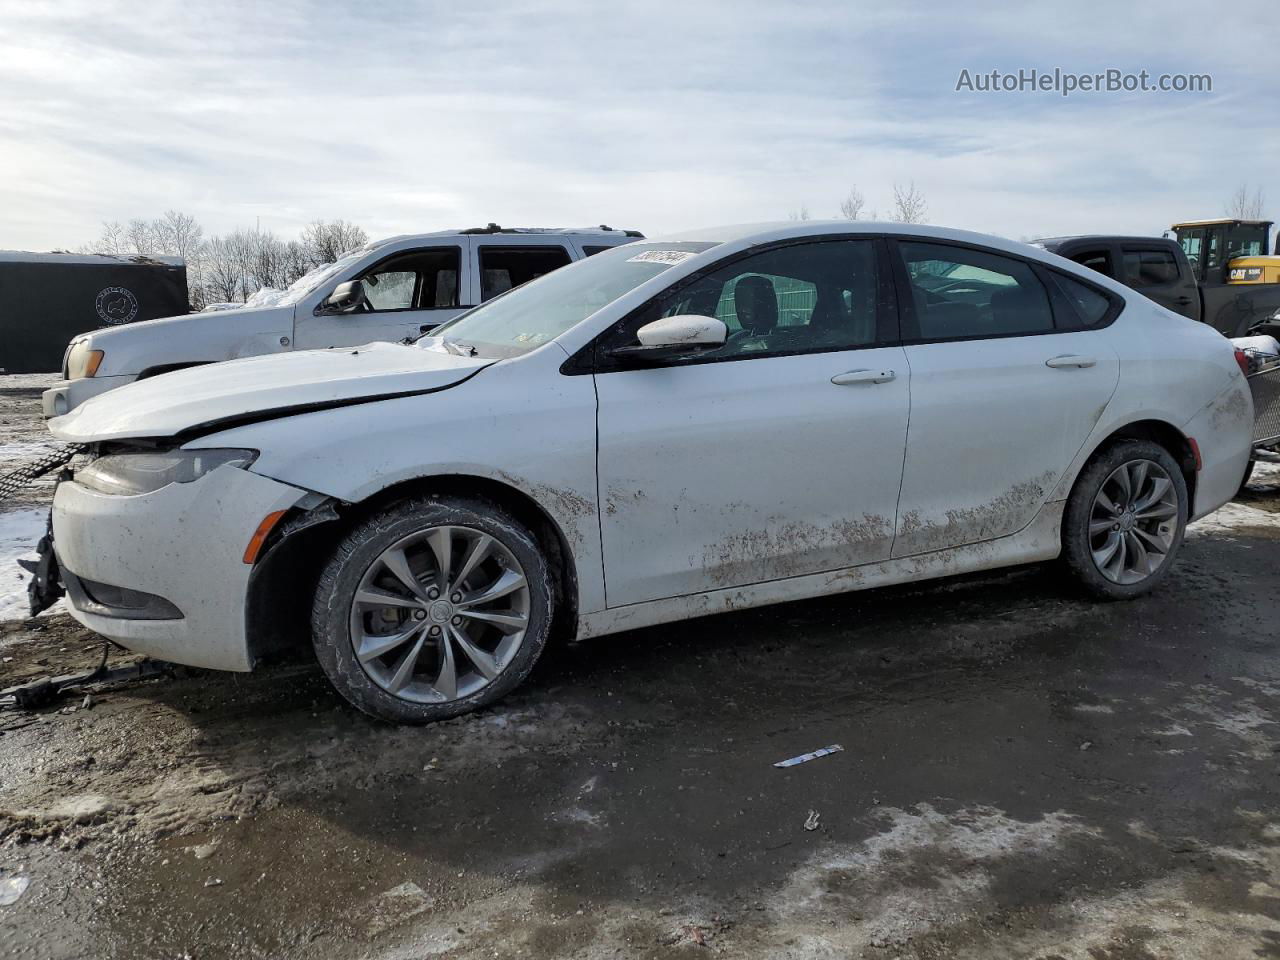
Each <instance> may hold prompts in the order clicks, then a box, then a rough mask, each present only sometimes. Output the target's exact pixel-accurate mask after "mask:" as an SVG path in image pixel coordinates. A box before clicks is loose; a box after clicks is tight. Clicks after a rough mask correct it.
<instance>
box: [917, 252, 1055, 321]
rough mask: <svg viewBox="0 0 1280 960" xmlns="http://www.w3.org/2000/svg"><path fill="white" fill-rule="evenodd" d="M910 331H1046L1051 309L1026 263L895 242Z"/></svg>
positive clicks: (983, 253)
mask: <svg viewBox="0 0 1280 960" xmlns="http://www.w3.org/2000/svg"><path fill="white" fill-rule="evenodd" d="M898 250H899V251H900V252H901V255H902V259H903V262H904V264H905V266H906V271H907V282H908V284H909V286H910V291H911V306H912V307H913V312H914V315H915V327H916V329H915V331H914V332H912V331H910V330H908V331H905V335H906V337H907V338H908V339H920V340H960V339H970V338H974V337H1003V336H1012V335H1017V334H1032V333H1047V332H1049V331H1052V330H1053V329H1054V327H1053V311H1052V309H1051V308H1050V306H1049V296H1048V294H1047V293H1046V291H1045V289H1044V285H1043V284H1042V283H1041V282H1040V280H1039V278H1038V277H1037V276H1036V274H1035V271H1034V270H1033V269H1032V268H1031V266H1030V265H1029V264H1026V263H1023V262H1022V261H1021V260H1014V259H1012V258H1010V257H1002V256H1000V255H998V254H994V253H987V252H986V251H985V250H978V249H975V248H973V247H960V246H954V245H952V244H935V243H920V242H917V241H901V242H899V243H898Z"/></svg>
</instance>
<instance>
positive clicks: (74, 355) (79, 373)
mask: <svg viewBox="0 0 1280 960" xmlns="http://www.w3.org/2000/svg"><path fill="white" fill-rule="evenodd" d="M105 356H106V353H105V352H104V351H102V350H90V349H89V341H88V340H81V341H80V342H79V343H77V344H76V345H75V346H73V347H72V348H71V352H70V353H68V354H67V379H68V380H79V379H81V378H83V377H92V376H94V375H95V374H96V373H97V372H98V368H99V367H100V366H102V358H103V357H105Z"/></svg>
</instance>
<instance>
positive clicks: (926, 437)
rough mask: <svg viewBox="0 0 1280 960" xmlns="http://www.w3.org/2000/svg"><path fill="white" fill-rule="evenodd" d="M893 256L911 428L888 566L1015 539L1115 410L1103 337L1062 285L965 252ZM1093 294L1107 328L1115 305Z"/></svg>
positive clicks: (1002, 257)
mask: <svg viewBox="0 0 1280 960" xmlns="http://www.w3.org/2000/svg"><path fill="white" fill-rule="evenodd" d="M896 247H897V250H898V252H899V255H898V257H897V259H896V260H895V267H896V270H897V277H898V283H899V292H898V300H899V303H901V304H902V307H903V340H904V345H905V351H906V358H907V363H908V365H909V366H910V368H911V423H910V428H909V430H908V433H907V450H906V460H905V464H904V467H903V476H902V496H901V499H900V500H899V505H898V523H897V538H896V540H895V542H894V547H893V555H894V556H895V557H902V556H912V555H914V554H920V553H928V552H931V551H935V550H943V549H947V548H949V547H956V546H960V545H962V544H966V543H976V542H980V541H984V540H992V539H995V538H997V537H1004V536H1008V535H1010V534H1013V533H1017V532H1018V531H1019V530H1021V529H1022V528H1023V527H1025V526H1026V525H1027V524H1028V523H1030V522H1031V520H1032V519H1034V517H1035V515H1036V513H1037V512H1038V511H1039V510H1040V508H1041V506H1043V504H1044V503H1045V502H1046V501H1047V500H1048V498H1049V495H1050V493H1051V492H1052V490H1053V489H1054V487H1055V486H1056V485H1057V483H1058V481H1059V480H1060V479H1061V478H1062V475H1063V472H1064V471H1065V470H1066V469H1067V467H1068V465H1069V464H1070V463H1071V460H1072V458H1073V457H1074V456H1075V454H1076V453H1077V452H1078V451H1079V449H1080V447H1081V446H1082V445H1083V444H1084V441H1085V440H1086V438H1087V437H1088V436H1089V434H1090V432H1091V431H1092V430H1093V427H1094V424H1095V423H1097V421H1098V419H1099V418H1100V417H1101V415H1102V413H1103V411H1104V410H1105V409H1106V406H1107V403H1108V402H1109V401H1110V398H1111V395H1112V394H1113V393H1114V391H1115V387H1116V382H1117V379H1118V377H1119V360H1118V358H1117V356H1116V354H1115V353H1114V352H1113V351H1112V350H1111V349H1110V347H1109V346H1108V344H1107V343H1106V337H1105V331H1101V330H1097V329H1089V328H1085V327H1084V326H1083V324H1082V323H1080V322H1075V321H1074V320H1073V321H1072V322H1067V320H1068V315H1069V314H1070V313H1071V309H1072V308H1071V307H1070V305H1069V304H1068V303H1067V302H1066V299H1065V295H1064V293H1063V292H1062V290H1061V289H1055V290H1052V291H1051V290H1050V288H1049V287H1048V286H1047V285H1046V282H1047V281H1050V280H1051V279H1052V277H1054V276H1058V275H1057V274H1055V273H1053V272H1051V271H1047V270H1042V269H1041V268H1037V267H1035V266H1033V265H1032V263H1030V262H1029V261H1025V260H1021V259H1019V258H1017V257H1012V256H1009V255H1007V254H1002V253H997V252H995V251H988V250H984V249H982V248H978V247H972V246H969V245H967V244H954V243H941V242H937V241H926V240H919V241H916V240H910V241H907V240H903V241H899V242H897V243H896ZM1042 276H1043V277H1044V279H1042ZM1072 282H1074V281H1072ZM1075 287H1076V288H1078V289H1077V293H1078V292H1079V291H1085V293H1083V294H1081V296H1088V295H1090V292H1091V291H1093V288H1092V287H1089V286H1088V285H1086V284H1080V283H1076V284H1075ZM1091 295H1092V296H1093V297H1094V298H1095V299H1096V300H1097V301H1100V302H1101V304H1102V306H1103V308H1104V309H1103V311H1102V313H1099V314H1098V319H1099V321H1101V320H1104V319H1105V317H1104V314H1105V308H1106V307H1108V306H1109V305H1110V301H1109V300H1108V299H1107V297H1105V296H1103V295H1102V294H1101V293H1097V292H1092V293H1091ZM1051 298H1052V300H1051ZM1071 316H1072V317H1074V314H1071Z"/></svg>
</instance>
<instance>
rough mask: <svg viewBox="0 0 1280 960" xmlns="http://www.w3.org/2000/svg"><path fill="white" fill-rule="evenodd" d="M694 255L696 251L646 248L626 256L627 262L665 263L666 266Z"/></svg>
mask: <svg viewBox="0 0 1280 960" xmlns="http://www.w3.org/2000/svg"><path fill="white" fill-rule="evenodd" d="M696 256H697V254H696V253H693V252H692V251H689V250H646V251H645V252H644V253H637V254H636V255H635V256H634V257H627V263H665V264H667V266H675V265H676V264H677V263H684V262H685V261H686V260H688V259H689V258H690V257H696Z"/></svg>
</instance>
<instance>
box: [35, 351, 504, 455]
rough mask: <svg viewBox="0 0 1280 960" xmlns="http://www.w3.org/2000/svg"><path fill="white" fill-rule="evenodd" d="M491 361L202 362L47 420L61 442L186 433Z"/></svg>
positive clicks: (402, 392)
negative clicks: (204, 363) (200, 364)
mask: <svg viewBox="0 0 1280 960" xmlns="http://www.w3.org/2000/svg"><path fill="white" fill-rule="evenodd" d="M494 362H495V361H493V360H492V359H482V358H473V357H458V356H454V355H453V354H450V353H445V352H442V351H439V350H435V349H426V348H423V347H417V346H408V345H403V344H393V343H370V344H366V345H365V346H363V347H342V348H340V349H333V350H304V351H299V352H298V353H285V354H273V355H270V356H261V357H247V358H245V359H243V360H229V361H227V362H225V363H215V364H208V365H206V366H201V367H192V368H190V369H187V370H177V371H174V372H173V373H166V374H161V375H160V376H158V377H151V378H149V379H146V380H139V381H137V382H135V383H131V384H128V385H127V386H124V387H121V388H119V389H118V390H111V391H109V392H107V393H104V394H101V395H100V396H97V397H94V398H92V399H90V400H88V401H86V402H85V403H83V404H81V405H80V406H78V407H76V408H75V409H74V410H72V411H71V412H70V413H68V414H66V415H65V416H61V417H55V418H54V419H52V420H50V421H49V430H50V431H51V432H52V433H53V435H54V436H55V437H57V438H58V439H59V440H64V441H66V442H68V443H96V442H99V441H103V440H124V439H129V438H143V437H146V438H162V437H177V436H191V435H194V434H198V433H201V432H205V431H207V430H210V429H214V428H222V427H225V426H229V425H233V424H236V423H245V422H250V421H253V420H264V419H271V418H273V417H278V416H288V415H290V414H292V413H303V412H306V411H309V410H321V409H324V408H326V407H335V406H343V405H346V404H350V403H361V402H367V401H372V400H381V399H386V398H389V397H398V396H409V395H413V394H419V393H433V392H435V391H437V390H443V389H445V388H447V387H451V386H454V385H455V384H458V383H461V382H462V381H463V380H466V379H467V378H468V377H470V376H471V375H472V374H474V373H476V372H477V371H478V370H481V369H483V368H484V367H486V366H488V365H489V364H491V363H494Z"/></svg>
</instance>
